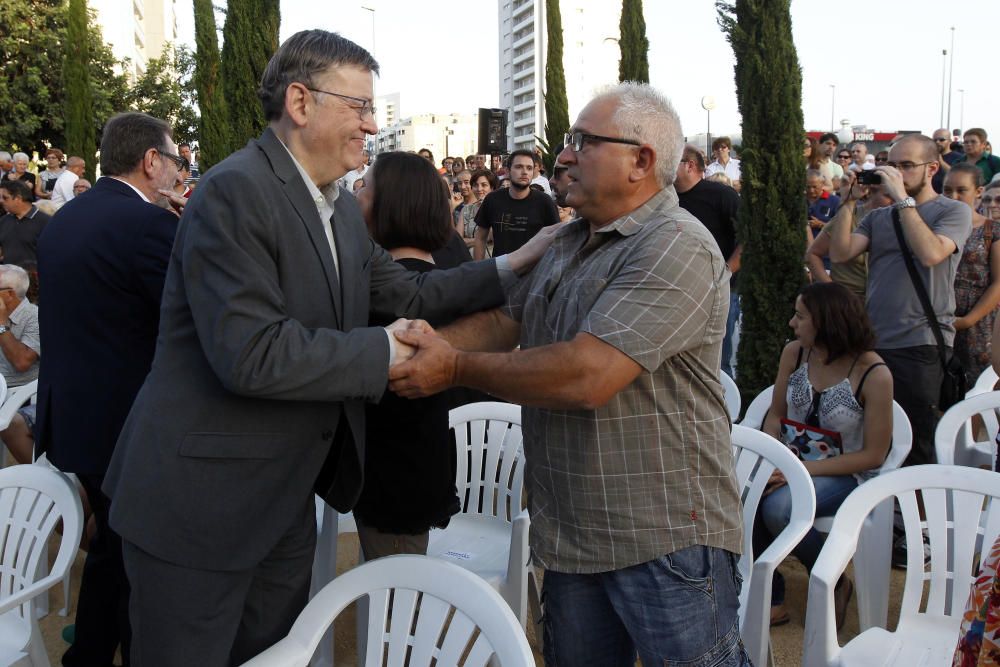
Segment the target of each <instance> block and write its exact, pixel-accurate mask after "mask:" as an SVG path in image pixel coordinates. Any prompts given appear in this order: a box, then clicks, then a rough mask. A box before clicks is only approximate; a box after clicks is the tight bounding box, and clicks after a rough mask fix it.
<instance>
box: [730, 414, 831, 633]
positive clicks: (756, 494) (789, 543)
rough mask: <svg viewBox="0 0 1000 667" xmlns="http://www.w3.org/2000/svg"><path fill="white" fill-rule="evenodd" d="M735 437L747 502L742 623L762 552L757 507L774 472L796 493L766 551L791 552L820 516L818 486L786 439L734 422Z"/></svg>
mask: <svg viewBox="0 0 1000 667" xmlns="http://www.w3.org/2000/svg"><path fill="white" fill-rule="evenodd" d="M732 438H733V455H734V456H735V470H736V487H737V490H738V491H739V493H740V500H741V502H742V505H743V555H742V556H741V557H740V563H739V567H740V574H741V575H743V582H744V584H743V589H742V590H741V592H740V621H741V625H742V620H743V618H744V615H745V613H746V607H747V605H746V603H747V596H748V595H749V592H750V575H751V567H752V565H753V563H754V561H755V560H756V559H757V558H759V557H760V556H761V554H754V552H753V523H754V517H755V516H756V515H757V508H758V506H759V505H760V501H761V498H762V497H763V495H764V488H765V487H766V486H767V481H768V479H769V478H770V477H771V473H772V472H774V470H775V468H777V469H778V470H780V471H781V472H782V474H784V476H785V480H786V481H787V482H788V488H789V491H790V492H791V494H792V515H791V520H790V521H789V523H788V526H787V527H786V528H785V530H784V531H782V534H781V535H779V536H777V537H776V538H775V540H774V541H773V542H772V543H771V545H770V546H769V547H768V548H767V551H765V553H767V552H769V551H773V552H779V551H782V550H784V549H786V548H787V550H788V552H790V551H791V550H792V549H793V548H794V547H795V545H796V544H798V543H799V540H801V539H802V537H803V536H804V535H805V534H806V533H807V532H808V531H809V529H810V528H812V524H813V519H814V518H815V516H816V490H815V488H814V487H813V483H812V477H810V476H809V472H808V471H807V470H806V469H805V466H803V465H802V462H801V461H799V460H798V458H796V456H795V455H794V454H792V452H791V450H789V449H788V447H786V446H785V445H784V444H783V443H781V442H779V441H777V440H775V439H774V438H772V437H771V436H769V435H768V434H766V433H764V432H763V431H758V430H756V429H752V428H748V427H746V426H742V425H739V424H736V425H734V426H733V434H732ZM786 553H787V552H786ZM768 604H770V601H768Z"/></svg>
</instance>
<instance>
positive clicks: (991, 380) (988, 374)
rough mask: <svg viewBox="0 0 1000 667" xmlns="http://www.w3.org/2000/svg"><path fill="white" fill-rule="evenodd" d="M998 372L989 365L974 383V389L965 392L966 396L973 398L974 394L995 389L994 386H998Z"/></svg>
mask: <svg viewBox="0 0 1000 667" xmlns="http://www.w3.org/2000/svg"><path fill="white" fill-rule="evenodd" d="M997 380H1000V377H997V372H996V371H995V370H993V367H992V366H987V367H986V368H985V369H984V370H983V372H982V373H980V374H979V377H978V378H977V379H976V384H974V385H972V389H970V390H969V391H967V392H965V398H972V397H973V396H978V395H979V394H985V393H987V392H990V391H993V387H995V386H996V383H997Z"/></svg>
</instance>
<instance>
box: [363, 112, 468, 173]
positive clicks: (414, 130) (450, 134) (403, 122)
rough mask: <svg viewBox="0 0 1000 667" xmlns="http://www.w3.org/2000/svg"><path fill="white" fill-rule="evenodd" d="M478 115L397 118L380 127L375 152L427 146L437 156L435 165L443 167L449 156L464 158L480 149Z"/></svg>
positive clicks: (415, 149)
mask: <svg viewBox="0 0 1000 667" xmlns="http://www.w3.org/2000/svg"><path fill="white" fill-rule="evenodd" d="M478 118H479V116H478V114H456V113H448V114H434V113H424V114H418V115H416V116H410V117H408V118H403V119H400V120H396V121H395V122H392V123H391V124H388V125H385V126H383V127H379V131H378V135H377V136H376V137H375V153H376V154H378V153H385V152H388V151H413V152H416V151H419V150H420V149H421V148H426V149H428V150H430V152H431V153H432V154H433V155H434V160H435V162H436V164H435V165H434V166H435V167H440V166H441V160H443V159H444V158H445V157H447V156H449V155H460V156H463V157H464V156H466V155H469V154H471V153H475V152H476V146H477V143H478V141H479V124H478Z"/></svg>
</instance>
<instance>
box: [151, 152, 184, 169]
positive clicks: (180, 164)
mask: <svg viewBox="0 0 1000 667" xmlns="http://www.w3.org/2000/svg"><path fill="white" fill-rule="evenodd" d="M156 152H157V153H159V154H160V155H162V156H163V157H165V158H167V159H168V160H170V161H171V162H173V163H174V166H176V167H177V170H178V171H180V170H181V169H188V161H187V160H185V159H184V158H182V157H181V156H180V155H174V154H173V153H168V152H166V151H161V150H160V149H159V148H157V149H156Z"/></svg>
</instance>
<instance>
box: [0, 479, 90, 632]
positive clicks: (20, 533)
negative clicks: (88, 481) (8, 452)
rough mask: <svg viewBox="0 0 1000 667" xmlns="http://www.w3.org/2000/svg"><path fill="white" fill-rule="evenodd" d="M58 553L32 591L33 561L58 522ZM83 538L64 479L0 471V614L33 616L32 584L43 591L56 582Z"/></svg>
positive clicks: (76, 499)
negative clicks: (43, 583) (60, 538)
mask: <svg viewBox="0 0 1000 667" xmlns="http://www.w3.org/2000/svg"><path fill="white" fill-rule="evenodd" d="M60 519H62V522H63V525H62V535H63V537H62V541H61V543H60V545H59V553H58V554H57V555H56V560H55V562H54V563H53V565H52V567H51V568H50V569H49V574H48V575H47V576H46V577H44V581H45V582H50V583H48V584H46V585H45V586H43V587H38V586H37V584H39V583H40V582H36V581H34V577H35V575H36V573H37V572H38V564H39V559H40V558H41V557H42V556H43V554H44V553H45V545H46V543H47V542H48V539H49V537H50V536H51V534H52V531H53V529H54V528H55V527H56V524H57V523H58V522H59V520H60ZM82 534H83V507H82V504H81V501H80V496H79V494H78V493H77V490H76V488H75V487H74V486H73V485H72V484H70V482H69V480H68V479H67V478H66V476H65V475H63V474H62V473H59V472H57V471H55V470H51V469H49V468H48V467H47V466H39V465H31V464H25V465H13V466H10V467H8V468H4V469H2V470H0V613H5V612H7V611H9V610H11V609H13V608H14V607H15V606H18V607H19V611H18V613H19V614H20V615H21V617H22V618H27V619H30V618H34V616H33V614H34V610H33V609H32V607H33V606H34V605H33V604H32V603H31V602H30V599H25V598H26V596H28V595H32V596H33V595H34V594H37V593H30V592H29V591H30V589H31V588H32V584H35V585H36V586H35V587H36V588H39V590H44V589H45V588H47V587H48V585H52V584H54V583H56V582H58V581H59V580H60V579H62V577H63V575H64V574H65V573H66V571H67V570H69V568H70V566H71V565H72V564H73V559H74V558H75V557H76V552H77V547H78V545H79V544H80V536H81V535H82Z"/></svg>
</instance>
